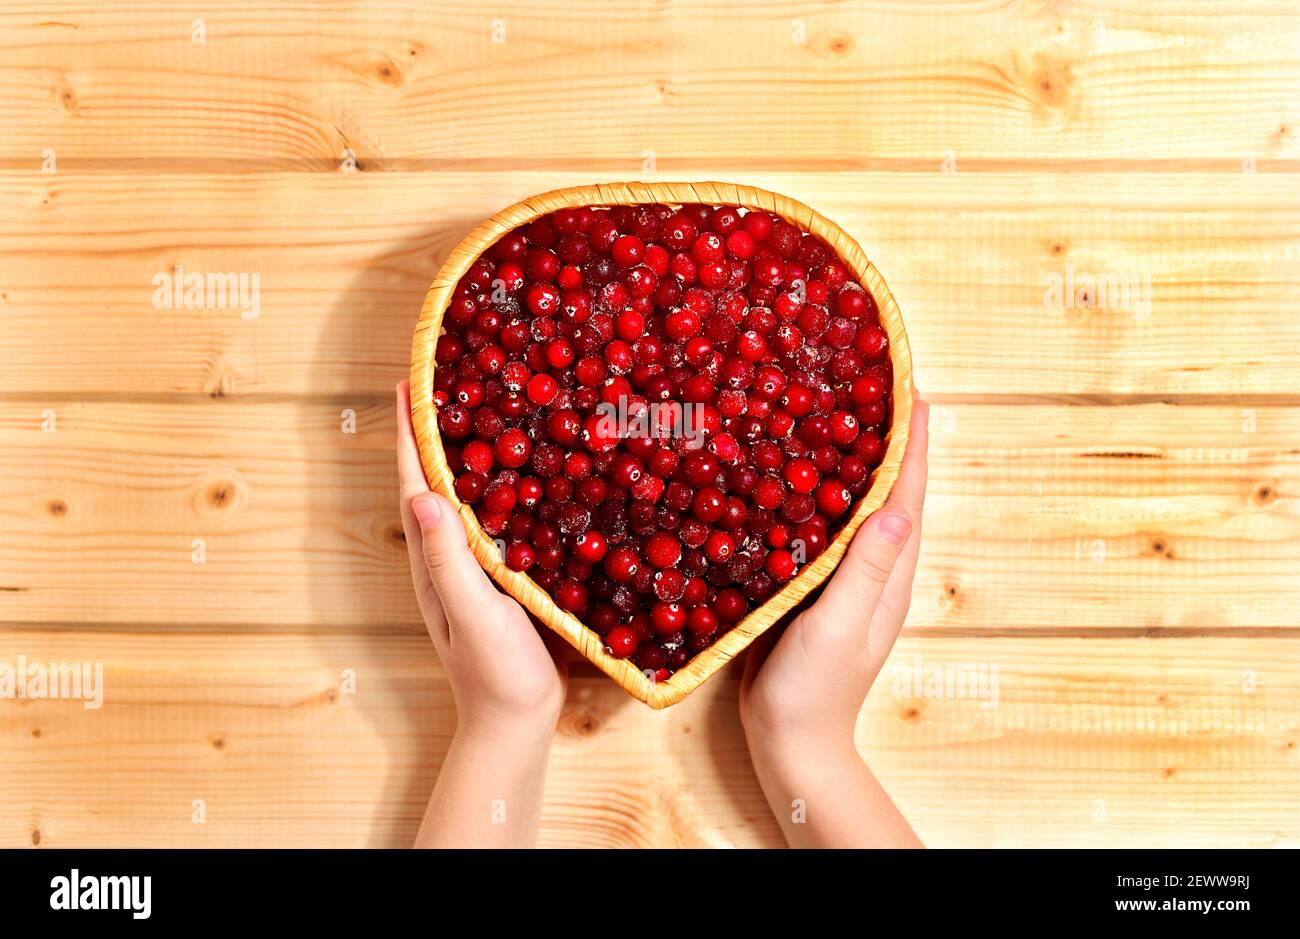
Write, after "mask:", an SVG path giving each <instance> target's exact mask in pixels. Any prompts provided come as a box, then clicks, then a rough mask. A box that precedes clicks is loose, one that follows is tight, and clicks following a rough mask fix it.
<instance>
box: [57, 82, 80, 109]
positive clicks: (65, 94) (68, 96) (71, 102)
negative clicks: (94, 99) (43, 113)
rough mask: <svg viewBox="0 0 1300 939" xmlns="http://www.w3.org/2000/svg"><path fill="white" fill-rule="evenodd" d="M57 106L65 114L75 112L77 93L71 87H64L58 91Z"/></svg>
mask: <svg viewBox="0 0 1300 939" xmlns="http://www.w3.org/2000/svg"><path fill="white" fill-rule="evenodd" d="M59 107H60V108H62V109H63V112H64V113H65V114H76V113H77V94H76V92H74V91H73V90H72V89H71V88H64V89H62V90H61V91H60V92H59Z"/></svg>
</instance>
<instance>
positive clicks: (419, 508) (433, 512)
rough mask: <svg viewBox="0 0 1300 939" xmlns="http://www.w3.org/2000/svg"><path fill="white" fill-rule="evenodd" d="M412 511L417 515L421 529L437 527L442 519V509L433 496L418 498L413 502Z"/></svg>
mask: <svg viewBox="0 0 1300 939" xmlns="http://www.w3.org/2000/svg"><path fill="white" fill-rule="evenodd" d="M411 511H412V512H414V513H415V518H416V521H418V522H419V523H420V527H421V528H429V527H430V526H432V525H437V524H438V519H440V518H442V507H441V506H439V505H438V500H437V499H435V498H434V497H433V496H426V495H419V496H416V497H415V498H414V499H412V500H411Z"/></svg>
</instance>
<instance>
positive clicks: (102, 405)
mask: <svg viewBox="0 0 1300 939" xmlns="http://www.w3.org/2000/svg"><path fill="white" fill-rule="evenodd" d="M349 407H350V406H349V405H348V404H346V403H345V402H339V403H336V404H325V403H315V402H312V403H307V402H285V403H272V402H261V401H258V402H244V401H240V400H222V401H206V402H205V401H199V402H197V403H184V402H156V403H125V402H80V403H69V404H58V405H55V406H54V407H53V409H52V410H53V412H54V416H55V425H54V426H55V428H56V432H55V433H53V434H47V433H43V432H42V425H43V422H42V417H41V410H40V409H38V408H37V407H36V405H34V404H33V403H31V402H26V401H21V402H14V401H4V402H0V452H3V453H4V465H5V472H4V473H3V474H0V507H2V508H0V519H2V520H3V523H2V524H0V572H3V576H0V588H3V589H0V621H3V620H8V621H32V622H46V623H57V622H82V621H85V620H88V619H93V620H96V621H99V622H101V623H104V624H106V625H107V624H114V625H123V624H125V625H131V624H136V625H139V624H146V623H147V624H154V625H155V626H157V627H164V626H167V625H168V624H175V625H173V626H171V628H174V629H185V628H187V627H186V625H185V624H220V625H223V626H226V627H232V626H241V627H246V628H249V629H273V628H283V627H285V626H289V627H305V626H317V627H319V628H321V629H325V630H342V629H348V630H355V631H361V632H372V633H373V632H393V631H397V632H405V633H408V634H419V633H421V632H422V631H423V626H422V625H421V622H420V619H419V613H418V611H417V610H416V607H415V603H414V599H413V597H412V595H411V591H410V589H409V571H408V568H407V562H406V549H405V545H404V544H403V542H402V541H401V537H400V523H399V519H398V515H397V488H396V470H395V465H394V460H393V455H392V445H393V441H394V427H393V417H392V405H391V404H390V403H389V402H387V401H384V402H377V403H367V404H364V405H359V406H356V407H355V408H352V410H354V411H355V417H356V427H355V429H356V433H354V434H352V433H345V432H344V421H345V419H346V418H345V414H344V410H345V409H347V408H349ZM931 438H932V442H931V454H930V466H931V469H930V474H931V479H930V486H929V492H928V495H927V503H926V517H925V540H924V542H923V545H924V548H923V552H922V558H921V565H920V570H919V573H918V577H917V587H916V591H915V595H914V600H913V604H912V612H911V615H910V618H909V620H908V624H909V625H908V628H909V629H912V630H943V631H947V632H964V633H967V634H975V633H979V634H983V633H999V632H1004V631H1012V630H1014V631H1023V632H1038V633H1050V634H1058V635H1059V634H1069V635H1079V634H1084V633H1091V632H1094V631H1102V632H1104V631H1127V632H1131V633H1132V632H1137V633H1149V632H1158V631H1162V630H1181V631H1191V632H1197V633H1200V632H1217V631H1230V630H1242V631H1257V630H1277V629H1283V628H1285V629H1291V630H1296V629H1297V627H1300V622H1297V619H1296V615H1295V610H1296V609H1297V607H1298V606H1300V581H1297V579H1296V578H1295V577H1294V576H1292V572H1293V571H1294V570H1296V568H1297V566H1298V565H1300V508H1298V507H1297V506H1298V505H1300V502H1298V500H1297V495H1298V494H1300V446H1297V440H1300V408H1297V407H1277V406H1265V407H1258V408H1239V407H1228V406H1188V405H1183V406H1175V405H1158V404H1148V405H1130V406H1125V407H1119V406H1092V407H1064V406H1058V405H1026V404H965V403H957V404H938V405H935V407H934V409H933V412H932V417H931ZM195 538H202V539H204V541H205V546H206V549H205V550H206V563H204V564H201V565H199V564H195V563H193V560H192V555H193V544H192V543H193V539H195Z"/></svg>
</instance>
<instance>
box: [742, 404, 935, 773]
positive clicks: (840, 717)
mask: <svg viewBox="0 0 1300 939" xmlns="http://www.w3.org/2000/svg"><path fill="white" fill-rule="evenodd" d="M928 419H929V406H928V405H926V403H925V402H923V401H921V400H919V399H918V400H916V402H915V406H914V408H913V411H912V426H911V430H910V433H909V436H908V443H907V453H906V455H905V456H904V458H903V467H902V471H901V473H900V474H899V477H898V481H897V483H896V484H895V485H894V489H893V492H892V493H891V494H890V496H889V500H888V501H887V502H886V503H885V504H884V505H883V506H882V507H881V508H880V509H878V510H877V511H876V512H874V513H872V515H871V516H870V517H869V518H868V519H867V520H866V522H865V523H863V525H862V527H861V528H860V529H859V530H858V533H857V535H856V536H854V538H853V541H852V542H851V544H850V545H849V550H848V553H847V554H846V555H845V556H844V560H843V561H842V562H841V564H840V567H839V569H838V570H837V571H836V572H835V573H834V575H832V577H831V579H830V581H829V582H828V583H827V585H826V588H825V590H824V591H823V593H822V595H821V597H820V598H819V599H818V600H817V602H816V603H814V604H813V605H812V606H811V607H809V608H808V609H807V610H806V611H804V612H803V613H802V614H800V615H799V616H798V617H796V618H795V620H794V621H793V622H791V623H790V625H789V627H788V628H787V629H786V630H785V632H784V633H783V634H782V635H781V636H780V638H779V640H768V642H767V643H766V644H762V645H758V646H756V647H755V649H754V651H753V652H751V654H750V657H749V661H748V662H747V663H746V668H745V677H744V681H743V683H742V685H741V695H740V708H741V718H742V720H743V722H744V725H745V730H746V733H747V735H748V736H749V738H750V744H751V748H752V747H754V746H755V745H756V744H759V745H762V746H764V747H772V746H776V747H780V748H784V749H787V750H788V749H789V748H791V747H798V748H799V749H800V750H804V751H806V752H810V753H811V752H816V753H826V752H828V751H829V750H830V749H836V750H843V748H844V747H845V746H851V745H852V740H853V727H854V724H855V722H856V720H857V716H858V712H859V711H860V710H861V708H862V702H863V700H864V699H865V698H866V696H867V691H868V690H869V689H870V688H871V684H872V682H874V681H875V680H876V675H877V674H878V673H879V671H880V668H881V666H882V665H884V662H885V659H886V657H887V656H888V655H889V651H890V649H892V648H893V645H894V640H895V639H896V638H898V631H899V629H900V628H901V627H902V625H903V619H904V617H906V616H907V608H908V604H909V603H910V601H911V596H912V575H913V574H914V573H915V572H916V556H917V552H918V551H919V550H920V543H921V531H920V529H921V504H922V502H923V501H924V499H925V481H926V447H927V444H928V434H927V428H926V424H927V421H928ZM773 641H775V645H773V644H772V643H773ZM768 649H770V650H771V651H770V654H768V655H766V656H764V652H765V651H767V650H768Z"/></svg>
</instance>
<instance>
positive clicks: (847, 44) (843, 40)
mask: <svg viewBox="0 0 1300 939" xmlns="http://www.w3.org/2000/svg"><path fill="white" fill-rule="evenodd" d="M810 45H811V46H812V49H813V51H814V52H816V53H817V54H818V55H820V56H821V57H822V58H824V59H842V58H844V56H846V55H848V54H849V53H850V52H852V51H853V47H854V46H855V45H856V43H855V42H854V41H853V37H852V36H850V35H849V34H848V33H841V32H833V33H822V34H821V35H819V36H817V37H815V38H814V39H813V41H812V43H811V44H810Z"/></svg>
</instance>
